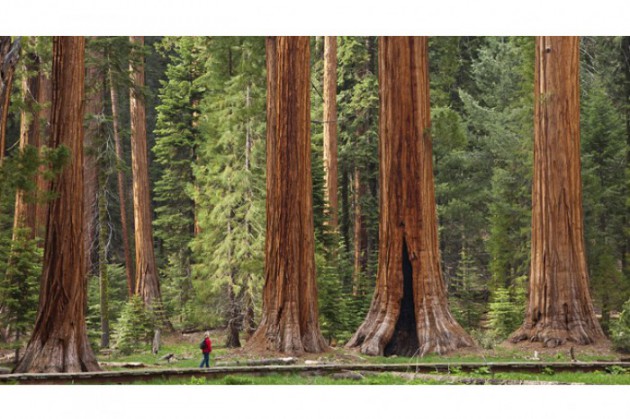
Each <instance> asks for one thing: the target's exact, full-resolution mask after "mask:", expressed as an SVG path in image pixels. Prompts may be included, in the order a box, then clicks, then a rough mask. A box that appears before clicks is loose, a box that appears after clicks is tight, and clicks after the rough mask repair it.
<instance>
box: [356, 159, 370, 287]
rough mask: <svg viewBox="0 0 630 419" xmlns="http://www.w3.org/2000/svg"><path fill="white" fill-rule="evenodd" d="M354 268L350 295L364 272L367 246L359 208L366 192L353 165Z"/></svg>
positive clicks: (358, 171) (359, 171)
mask: <svg viewBox="0 0 630 419" xmlns="http://www.w3.org/2000/svg"><path fill="white" fill-rule="evenodd" d="M353 183H354V188H353V189H354V194H353V201H354V202H353V204H354V269H353V274H352V295H355V296H356V295H358V294H359V283H360V280H361V275H363V274H364V273H365V267H366V263H367V257H366V256H367V255H366V250H367V249H366V246H367V231H366V229H365V225H364V222H363V213H362V208H361V201H362V199H363V196H364V195H365V193H366V189H367V188H366V185H365V182H362V181H361V170H360V169H359V166H356V165H355V167H354V177H353Z"/></svg>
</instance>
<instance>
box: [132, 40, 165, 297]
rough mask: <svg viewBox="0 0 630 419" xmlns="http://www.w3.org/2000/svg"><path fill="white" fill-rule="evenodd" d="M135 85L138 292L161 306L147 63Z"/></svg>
mask: <svg viewBox="0 0 630 419" xmlns="http://www.w3.org/2000/svg"><path fill="white" fill-rule="evenodd" d="M130 40H131V42H132V43H133V44H136V45H139V46H141V45H144V37H142V36H132V37H130ZM130 71H131V72H132V74H133V81H134V86H133V87H132V88H131V90H130V99H129V105H130V114H131V161H132V175H133V217H134V225H135V242H136V278H135V287H136V289H135V293H136V294H138V295H140V296H141V297H142V300H143V301H144V303H145V305H146V306H147V307H151V308H153V309H161V307H162V302H161V296H160V283H159V281H158V275H157V268H156V264H155V253H154V249H153V228H152V226H151V219H152V216H151V199H150V197H149V166H148V163H147V130H146V116H145V108H144V98H143V97H142V93H141V91H140V89H141V88H142V87H143V86H144V65H143V64H137V65H131V66H130Z"/></svg>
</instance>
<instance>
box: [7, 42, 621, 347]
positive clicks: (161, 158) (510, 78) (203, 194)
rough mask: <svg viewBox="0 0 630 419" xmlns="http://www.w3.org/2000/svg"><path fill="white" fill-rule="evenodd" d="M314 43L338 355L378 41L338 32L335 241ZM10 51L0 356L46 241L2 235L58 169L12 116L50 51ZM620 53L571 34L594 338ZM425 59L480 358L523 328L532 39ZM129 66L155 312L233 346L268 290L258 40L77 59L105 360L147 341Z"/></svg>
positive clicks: (24, 329) (611, 260) (371, 277)
mask: <svg viewBox="0 0 630 419" xmlns="http://www.w3.org/2000/svg"><path fill="white" fill-rule="evenodd" d="M311 43H312V45H311V51H312V54H311V83H312V89H311V102H312V107H311V120H312V124H311V130H312V132H311V136H312V173H313V204H314V221H315V249H316V264H317V282H318V296H319V297H318V298H319V313H320V325H321V329H322V332H323V334H324V337H325V338H326V339H328V340H329V341H330V343H332V344H342V343H344V342H346V341H347V340H348V339H349V338H350V336H351V335H352V333H354V331H355V330H356V329H357V327H358V326H359V324H360V323H361V322H362V321H363V319H364V318H365V314H366V312H367V310H368V308H369V304H370V301H371V298H372V293H373V290H374V284H375V277H376V268H377V266H376V264H377V260H378V255H377V252H378V239H379V238H378V199H379V181H378V180H379V177H378V176H379V173H378V171H379V169H378V167H379V166H378V151H377V150H378V148H377V147H378V104H379V101H378V77H377V76H378V75H377V59H376V57H377V55H376V52H377V48H378V45H377V39H376V37H339V38H338V46H337V49H338V51H337V60H338V67H337V108H338V114H337V124H338V144H339V150H338V174H339V175H338V184H339V194H338V200H339V228H338V230H336V231H335V230H333V229H331V228H330V222H329V218H328V217H329V212H328V210H327V208H326V205H325V199H324V169H323V125H324V123H325V122H326V121H324V118H323V109H322V106H323V91H324V88H323V69H324V40H323V37H313V38H311ZM21 45H22V52H21V58H20V62H19V64H18V66H17V68H16V73H15V79H14V82H13V88H12V89H13V90H12V92H11V102H10V108H9V112H8V120H7V130H6V146H5V150H3V151H4V152H5V153H3V154H4V155H5V157H4V160H3V164H2V166H1V167H0V345H6V346H7V347H14V348H19V347H20V346H22V345H23V344H24V343H25V342H26V340H27V337H28V333H29V331H30V329H31V328H32V326H33V322H34V317H35V313H36V310H37V298H38V292H39V276H40V272H41V259H42V249H41V245H42V241H43V240H42V235H41V231H36V232H35V233H33V232H31V231H23V230H19V229H18V230H19V231H14V228H13V225H14V219H13V217H14V207H15V201H16V192H18V193H21V194H24V195H25V196H26V200H27V201H28V202H31V203H43V202H46V200H48V199H50V198H51V197H50V196H47V194H46V193H44V192H43V190H42V188H41V183H40V184H39V186H38V183H37V178H36V177H35V176H34V174H35V173H36V172H38V171H39V172H42V169H41V168H40V167H41V164H42V163H44V162H45V163H50V164H49V167H50V168H51V169H50V170H47V173H43V177H44V178H45V177H50V176H52V173H48V172H55V170H59V167H62V166H63V164H64V159H66V158H67V155H65V154H64V152H63V150H45V147H44V148H42V150H44V151H43V152H41V153H40V152H38V150H37V149H36V148H35V147H26V148H24V149H22V150H20V149H19V147H18V143H19V137H20V124H21V123H22V122H23V120H24V119H26V120H33V119H34V118H38V115H41V112H40V111H41V110H42V109H41V108H46V106H49V105H47V104H43V105H41V104H37V103H33V99H32V98H31V97H29V93H28V92H27V93H26V94H25V93H24V92H25V90H24V89H23V88H22V85H23V82H22V80H23V79H24V80H26V79H28V78H30V77H33V76H34V75H36V74H38V73H39V72H43V73H44V74H46V73H49V72H50V62H51V39H50V38H47V37H37V38H36V37H30V38H29V37H23V38H22V40H21ZM629 46H630V40H629V38H627V37H585V38H582V40H581V72H580V78H581V154H582V181H583V207H584V216H585V223H584V231H585V241H586V249H587V257H588V267H589V274H590V285H591V290H592V295H593V299H594V304H595V307H596V311H597V313H598V314H599V315H601V319H600V321H601V324H602V327H603V328H604V330H605V331H606V332H607V333H609V332H610V330H611V327H612V326H613V324H614V322H615V319H616V318H617V316H618V314H619V312H621V310H622V306H623V304H624V302H625V301H627V300H628V299H629V298H630V267H629V266H628V264H629V262H630V220H629V219H628V218H629V216H628V214H629V213H630V193H629V189H630V169H629V167H630V166H629V163H630V55H629V54H630V48H629ZM429 53H430V83H431V92H430V93H431V120H432V131H431V134H432V137H433V154H434V156H433V158H434V174H435V187H436V200H437V208H438V221H439V236H440V252H441V258H442V264H443V266H442V269H443V274H444V280H445V281H446V283H447V287H448V292H449V301H450V307H451V312H452V313H453V315H454V316H455V317H456V318H457V320H458V322H459V323H460V324H461V325H462V326H463V327H464V328H465V329H466V330H467V331H468V332H470V333H471V334H472V336H473V337H475V338H476V340H477V341H478V342H479V343H481V344H482V346H491V345H493V344H494V343H496V342H498V341H500V340H502V339H504V338H505V337H507V335H508V334H509V333H511V332H512V331H514V330H515V329H516V328H517V327H518V326H519V324H520V322H521V321H522V318H523V311H524V309H525V303H526V292H527V277H528V274H529V263H530V261H529V257H530V234H531V179H532V154H533V129H534V127H533V109H534V104H533V100H534V98H533V88H532V86H533V83H534V39H533V38H531V37H432V38H430V40H429ZM138 57H143V58H144V59H145V86H144V87H142V88H141V89H142V91H141V93H142V95H143V96H144V98H145V102H146V111H147V138H148V144H149V156H148V158H149V181H150V195H151V199H152V213H153V228H154V247H155V252H156V258H157V264H158V271H159V278H160V287H161V292H162V301H163V311H164V314H165V315H166V317H167V318H168V319H169V320H170V322H171V323H172V325H173V327H174V328H175V329H177V330H190V331H192V330H205V329H209V328H223V327H226V328H228V330H231V331H232V332H234V333H236V334H237V336H238V334H241V335H243V337H247V336H248V335H249V334H251V333H252V332H253V331H254V330H255V328H256V324H257V321H258V320H259V319H260V310H261V303H262V302H261V296H262V286H263V281H264V277H263V263H264V256H263V255H264V241H265V237H264V235H265V130H266V125H265V124H266V112H265V106H266V75H265V40H264V38H263V37H146V39H145V45H144V47H141V48H140V47H138V46H132V44H130V42H129V39H128V38H126V37H99V38H91V39H89V40H88V43H87V48H86V71H87V73H88V75H89V76H88V78H87V80H88V81H89V84H86V92H85V94H86V103H87V102H89V103H91V104H92V105H93V106H90V107H89V109H90V111H89V112H86V120H85V124H86V128H87V129H86V141H85V144H84V145H85V152H86V154H87V155H89V156H91V158H92V159H93V160H94V162H95V165H94V167H95V168H96V169H97V170H96V172H95V176H94V177H93V178H92V180H91V181H92V182H93V184H92V188H93V189H92V190H93V193H92V195H91V196H86V198H85V199H86V202H88V203H89V204H88V213H89V215H88V216H89V217H90V221H91V222H90V225H92V226H93V227H92V228H93V230H92V233H91V234H88V238H89V243H88V244H89V249H90V250H89V253H90V256H89V260H90V263H89V267H88V269H89V276H90V279H89V282H88V291H89V292H88V330H89V333H90V338H91V341H92V343H93V345H94V346H95V347H98V346H109V345H110V344H109V342H105V341H104V337H103V336H104V335H107V337H108V339H107V340H109V335H110V333H111V335H112V342H111V346H114V347H116V348H118V349H120V350H131V349H133V347H134V346H138V345H141V344H142V343H143V342H144V341H146V340H148V339H150V336H151V333H152V330H153V327H152V322H153V321H154V319H152V318H151V316H152V314H151V313H147V312H144V310H143V304H142V301H141V300H139V299H137V298H131V299H130V298H129V288H128V287H129V285H128V275H129V277H130V278H131V277H133V273H131V272H128V271H129V270H130V269H133V266H134V264H133V263H130V264H129V265H128V266H126V260H125V250H124V249H125V246H124V239H125V233H124V229H123V228H122V223H123V220H124V221H125V222H126V223H127V224H129V226H130V228H129V230H128V232H127V236H126V239H127V240H128V241H129V242H130V248H131V249H133V248H134V243H133V241H134V235H133V233H132V232H133V215H132V214H133V206H132V205H131V202H132V197H131V190H132V188H131V151H130V142H129V136H130V128H129V127H130V114H129V90H130V89H138V87H137V86H134V85H133V82H132V80H133V79H132V77H131V76H132V75H131V73H130V70H129V62H130V61H133V60H136V59H138ZM112 105H115V106H112ZM113 108H116V111H114V110H113ZM86 109H88V107H86ZM115 113H117V115H116V124H117V128H116V129H115V128H114V118H113V115H114V114H115ZM42 129H43V130H44V131H45V124H43V125H42ZM116 133H117V134H119V135H120V140H121V141H120V145H121V150H120V151H121V152H120V156H121V157H122V158H121V157H119V156H118V155H117V152H116V144H115V134H116ZM119 174H122V181H123V188H122V190H123V192H124V193H123V199H122V200H121V196H120V195H119V193H118V185H117V182H118V176H119ZM123 200H126V201H127V205H126V208H125V211H124V212H123V213H122V214H121V210H120V209H121V202H122V201H123ZM40 227H42V226H41V225H40ZM133 253H134V252H133V251H131V252H130V257H131V258H133ZM104 320H106V322H104ZM105 329H107V330H105ZM237 341H238V339H237ZM235 345H236V343H235Z"/></svg>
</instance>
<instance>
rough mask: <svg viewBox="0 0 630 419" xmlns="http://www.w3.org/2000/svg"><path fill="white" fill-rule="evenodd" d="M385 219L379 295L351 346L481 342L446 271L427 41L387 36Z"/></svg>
mask: <svg viewBox="0 0 630 419" xmlns="http://www.w3.org/2000/svg"><path fill="white" fill-rule="evenodd" d="M378 53H379V85H380V86H379V93H380V142H379V158H380V191H381V199H380V220H379V245H380V248H379V261H378V262H379V263H378V274H377V283H376V290H375V292H374V297H373V300H372V305H371V307H370V310H369V312H368V314H367V317H366V319H365V321H364V322H363V324H362V325H361V326H360V328H359V330H358V331H357V332H356V333H355V335H354V336H353V337H352V339H351V340H350V341H349V342H348V346H349V347H357V348H360V350H361V352H363V353H365V354H370V355H383V354H386V355H389V354H398V355H406V356H411V355H414V354H417V355H420V356H423V355H425V354H428V353H430V352H436V353H439V354H443V353H446V352H449V351H452V350H455V349H457V348H461V347H466V346H471V345H473V341H472V339H471V338H470V337H469V336H468V335H467V334H466V332H465V331H464V330H463V329H462V327H461V326H460V325H459V324H457V322H456V321H455V319H454V318H453V316H452V315H451V313H450V312H449V309H448V300H447V297H446V287H445V285H444V281H443V280H442V274H441V271H440V256H439V251H438V235H437V215H436V206H435V191H434V182H433V166H432V147H431V137H430V108H429V74H428V69H429V66H428V51H427V39H426V38H424V37H381V38H380V39H379V51H378Z"/></svg>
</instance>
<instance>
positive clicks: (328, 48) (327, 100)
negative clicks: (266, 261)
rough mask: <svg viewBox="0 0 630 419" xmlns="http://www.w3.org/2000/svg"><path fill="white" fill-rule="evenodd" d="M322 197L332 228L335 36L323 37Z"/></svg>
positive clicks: (334, 207)
mask: <svg viewBox="0 0 630 419" xmlns="http://www.w3.org/2000/svg"><path fill="white" fill-rule="evenodd" d="M324 183H325V188H324V198H325V200H326V203H327V204H328V208H327V210H328V212H329V214H328V220H329V223H330V227H331V228H332V229H333V230H336V229H337V225H338V224H339V221H338V219H339V216H338V213H339V211H338V208H339V204H338V199H337V37H335V36H326V37H325V38H324Z"/></svg>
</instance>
